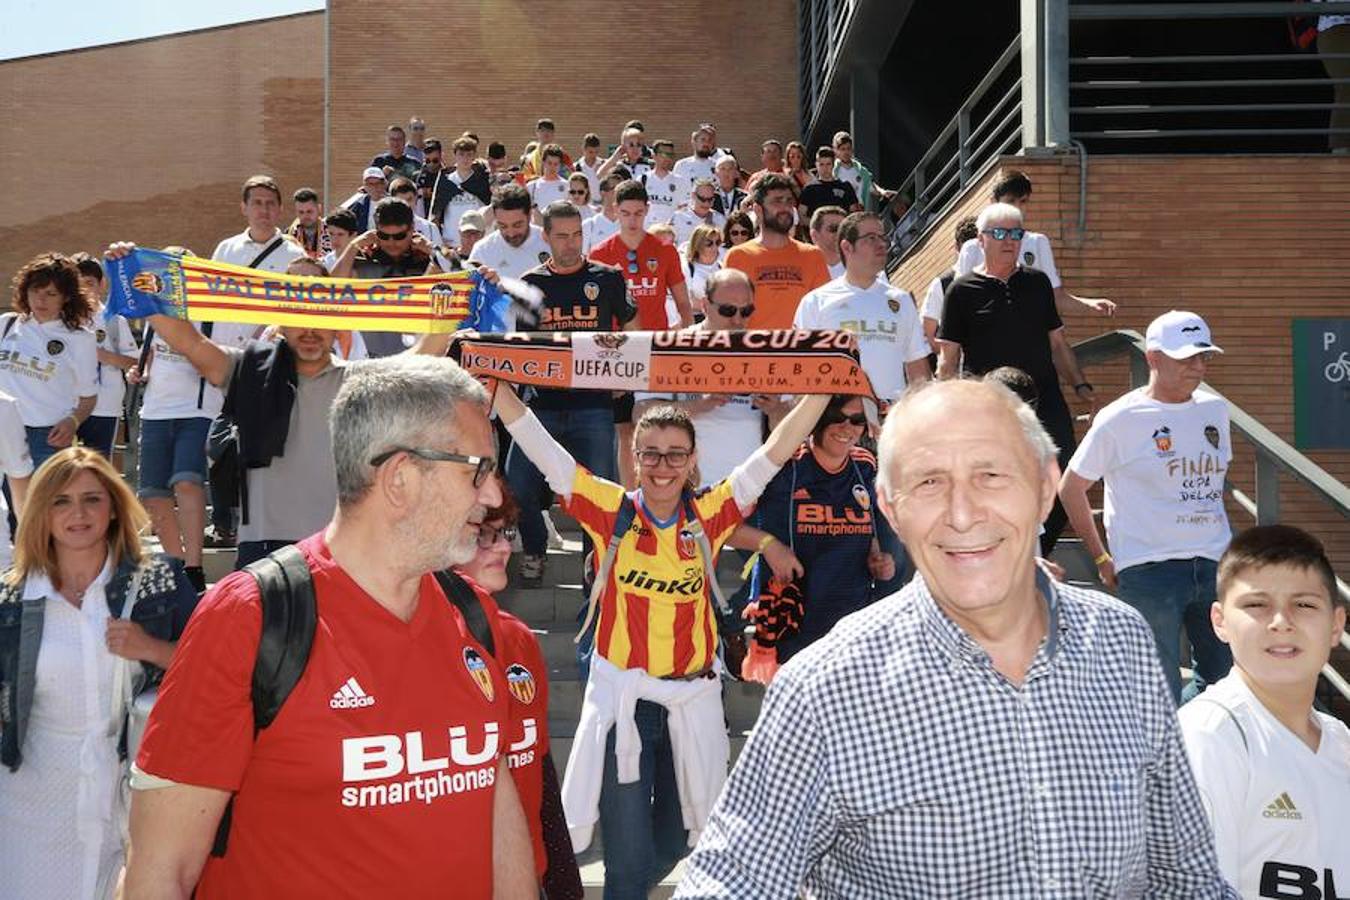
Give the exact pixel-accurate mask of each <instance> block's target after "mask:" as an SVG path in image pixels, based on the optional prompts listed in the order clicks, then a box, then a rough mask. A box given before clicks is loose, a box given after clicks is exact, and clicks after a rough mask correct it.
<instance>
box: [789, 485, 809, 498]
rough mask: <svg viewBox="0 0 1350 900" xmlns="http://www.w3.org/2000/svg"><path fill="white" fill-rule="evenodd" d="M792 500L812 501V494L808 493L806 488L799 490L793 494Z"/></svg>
mask: <svg viewBox="0 0 1350 900" xmlns="http://www.w3.org/2000/svg"><path fill="white" fill-rule="evenodd" d="M792 499H793V500H810V499H811V492H810V491H808V490H807V489H806V488H797V490H796V491H794V492H793V494H792Z"/></svg>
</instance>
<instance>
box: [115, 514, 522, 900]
mask: <svg viewBox="0 0 1350 900" xmlns="http://www.w3.org/2000/svg"><path fill="white" fill-rule="evenodd" d="M299 546H300V549H301V551H302V552H303V553H304V554H305V558H306V559H307V560H308V562H309V565H310V571H311V572H312V573H313V576H314V591H315V595H316V597H317V601H318V619H319V621H318V628H317V631H316V633H315V636H314V646H313V649H312V651H311V653H310V658H309V663H308V665H307V666H306V668H305V672H304V675H303V676H302V677H301V679H300V681H299V683H298V684H297V685H296V686H295V690H294V691H293V692H292V693H291V695H290V697H289V698H288V699H287V701H286V703H285V705H284V706H283V707H282V708H281V712H280V713H279V714H278V715H277V718H276V720H275V721H274V722H273V723H272V725H271V726H270V727H268V728H266V729H264V730H263V731H262V732H260V733H259V734H258V735H257V738H256V740H255V738H254V734H253V706H252V701H251V699H250V682H251V679H252V673H253V662H254V658H255V656H256V654H257V649H258V639H259V635H260V632H261V628H262V619H261V609H260V606H259V601H258V588H257V583H256V582H255V581H254V579H253V577H252V576H251V575H248V574H246V573H243V572H236V573H234V574H233V575H231V576H229V577H228V578H226V579H224V580H223V581H221V582H220V583H219V584H218V585H217V586H216V587H215V588H214V589H212V590H211V591H210V592H208V593H207V595H206V596H205V597H204V598H203V599H202V601H201V602H200V603H199V604H198V605H197V609H196V611H195V612H194V614H193V616H192V619H191V620H190V621H189V623H188V626H187V629H186V631H184V633H183V638H182V640H181V642H180V643H179V645H178V649H177V652H176V653H175V655H174V660H173V664H172V665H171V666H170V667H169V672H168V675H167V676H166V678H165V681H164V685H163V687H162V689H161V691H160V696H159V701H158V702H157V703H156V705H155V710H154V713H153V714H152V715H151V717H150V722H149V725H148V727H147V730H146V734H145V738H144V740H143V742H142V744H141V749H140V754H139V756H138V757H137V761H136V762H137V767H138V768H140V769H141V770H142V771H144V772H146V773H148V774H149V775H152V776H157V777H159V778H162V779H168V780H169V781H172V782H176V783H179V784H192V785H199V786H203V787H211V788H217V789H219V790H224V791H231V792H236V793H235V801H234V814H233V815H234V818H233V824H232V827H231V829H230V841H229V849H228V852H227V853H226V854H225V856H224V857H222V858H216V857H211V858H210V859H208V861H207V863H206V867H205V869H204V870H203V872H202V877H201V881H200V883H199V884H198V886H197V892H196V896H197V897H198V898H200V900H210V898H213V897H338V896H363V897H399V898H422V897H426V898H432V897H435V898H442V897H447V896H452V895H453V896H455V897H465V898H489V897H491V895H492V803H493V791H494V790H495V784H496V771H497V765H498V761H499V758H500V757H501V756H502V755H505V754H506V753H507V752H508V743H509V741H510V740H511V732H512V730H513V726H512V725H511V723H510V721H509V717H510V706H509V702H508V697H509V696H510V694H509V692H508V688H507V683H506V680H505V679H504V678H503V676H502V671H501V669H500V668H499V667H498V665H497V664H496V662H495V661H493V660H491V659H490V658H489V657H488V656H487V653H486V651H485V650H483V649H482V648H481V647H480V646H479V645H478V643H477V642H476V641H474V639H473V637H472V636H471V634H470V632H469V630H468V628H467V626H466V625H465V623H464V620H463V617H462V616H461V615H460V614H459V611H458V610H457V609H455V607H454V606H453V605H452V604H451V603H450V602H449V601H448V600H447V599H446V598H445V595H444V594H443V593H442V591H441V589H440V587H439V586H438V585H437V584H436V581H435V579H434V578H433V577H432V576H430V575H427V576H424V577H423V579H422V583H421V588H420V591H421V593H420V596H419V598H418V603H417V609H416V610H415V612H414V613H413V617H412V620H411V621H410V622H404V621H402V620H400V619H399V618H397V617H396V616H394V615H393V614H392V613H390V612H389V611H388V610H387V609H385V608H384V607H383V606H381V605H380V604H379V603H377V602H376V601H375V600H374V599H373V598H372V597H371V596H370V595H369V594H367V593H366V592H365V591H364V590H362V589H361V588H360V587H359V586H358V585H357V584H356V582H355V581H353V580H352V578H351V576H350V575H348V574H347V572H345V571H344V570H343V569H342V567H341V566H339V565H338V564H337V562H336V561H335V560H334V559H333V557H332V554H331V553H330V552H329V549H328V546H327V544H326V543H325V542H324V540H323V537H322V535H314V536H313V537H310V538H308V539H306V540H305V541H302V542H301V543H300V545H299ZM535 818H538V816H537V815H536V817H535Z"/></svg>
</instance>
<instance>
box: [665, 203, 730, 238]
mask: <svg viewBox="0 0 1350 900" xmlns="http://www.w3.org/2000/svg"><path fill="white" fill-rule="evenodd" d="M726 223H727V220H726V216H724V215H722V214H721V213H720V212H718V211H717V210H712V211H711V212H709V213H708V218H706V219H700V218H699V217H698V216H697V215H696V214H695V213H694V211H693V210H691V209H679V210H676V211H675V214H674V215H673V216H671V217H670V225H671V227H672V228H674V229H675V244H676V246H678V247H681V248H683V247H684V245H685V244H687V243H689V236H690V235H691V234H693V233H694V229H695V228H697V227H698V226H700V225H711V226H712V227H713V228H716V229H717V230H718V231H721V230H722V226H724V225H726Z"/></svg>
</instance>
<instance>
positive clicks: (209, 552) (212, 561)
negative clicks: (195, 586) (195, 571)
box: [202, 547, 235, 584]
mask: <svg viewBox="0 0 1350 900" xmlns="http://www.w3.org/2000/svg"><path fill="white" fill-rule="evenodd" d="M234 558H235V552H234V548H233V547H229V548H224V547H221V548H216V547H207V548H205V549H204V550H202V571H203V572H205V573H206V583H207V584H215V583H216V582H217V581H219V580H220V579H222V578H224V577H225V576H226V575H228V574H230V573H231V572H233V571H234Z"/></svg>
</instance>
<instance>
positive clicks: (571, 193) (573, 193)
mask: <svg viewBox="0 0 1350 900" xmlns="http://www.w3.org/2000/svg"><path fill="white" fill-rule="evenodd" d="M589 193H590V191H568V192H567V196H569V197H585V196H586V195H587V194H589Z"/></svg>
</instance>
